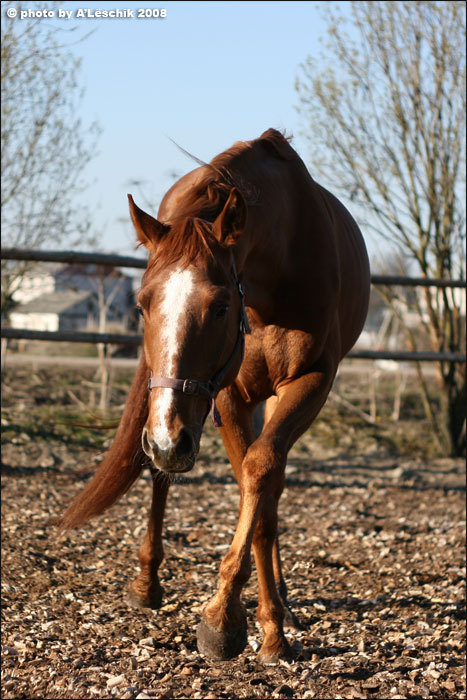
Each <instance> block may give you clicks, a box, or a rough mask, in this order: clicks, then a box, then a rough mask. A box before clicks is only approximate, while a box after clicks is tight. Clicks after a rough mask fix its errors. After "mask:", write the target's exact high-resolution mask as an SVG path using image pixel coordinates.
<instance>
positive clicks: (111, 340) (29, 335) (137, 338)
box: [1, 248, 467, 362]
mask: <svg viewBox="0 0 467 700" xmlns="http://www.w3.org/2000/svg"><path fill="white" fill-rule="evenodd" d="M1 257H2V259H4V260H25V261H35V262H55V263H68V264H78V263H79V264H96V265H103V266H108V267H132V268H139V269H144V268H145V267H146V264H147V260H146V259H143V258H136V257H130V256H120V255H108V254H104V253H82V252H74V251H45V250H21V249H19V248H4V249H2V253H1ZM371 283H372V284H374V285H379V286H405V287H439V288H441V287H444V288H447V287H450V288H456V287H457V288H463V289H465V288H466V282H465V280H445V279H429V278H426V277H399V276H396V275H372V277H371ZM1 336H2V337H3V338H10V339H17V340H18V339H21V340H48V341H62V342H69V343H105V344H108V345H140V343H141V341H142V336H141V335H140V334H119V333H89V332H85V331H33V330H28V329H23V328H9V327H5V328H3V327H2V329H1ZM346 357H348V358H352V359H365V360H396V361H404V362H408V361H415V362H434V361H443V362H466V360H467V356H466V355H465V354H463V353H458V352H430V351H426V352H406V351H389V350H351V351H350V352H349V353H348V354H347V356H346Z"/></svg>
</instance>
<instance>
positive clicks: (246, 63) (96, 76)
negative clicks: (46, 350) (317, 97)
mask: <svg viewBox="0 0 467 700" xmlns="http://www.w3.org/2000/svg"><path fill="white" fill-rule="evenodd" d="M326 4H327V3H320V5H326ZM331 4H335V3H331ZM24 5H25V6H26V7H28V6H29V7H33V3H24ZM48 6H49V7H51V8H54V9H55V10H56V14H58V8H59V7H61V8H62V9H63V10H71V11H72V12H73V19H72V20H66V19H58V17H55V18H54V19H48V20H47V21H48V22H49V23H50V24H53V26H60V27H62V28H69V27H70V26H71V25H72V23H73V24H77V23H78V24H79V30H80V32H83V33H84V32H87V31H89V30H94V31H93V33H92V35H91V36H90V37H89V38H87V39H86V41H84V42H83V43H80V44H78V45H77V46H75V47H74V49H73V50H74V51H75V52H76V54H77V55H79V56H81V57H82V68H81V84H82V86H83V87H84V89H85V96H84V99H83V103H82V118H83V121H84V123H88V124H89V123H90V122H91V121H93V120H97V121H98V122H99V123H100V125H101V127H102V129H103V132H102V136H101V138H100V141H99V146H98V153H97V155H96V157H95V159H94V160H93V162H92V164H91V165H90V166H89V167H88V170H87V179H88V180H89V181H92V183H93V184H92V187H91V188H90V189H89V190H88V192H87V193H86V202H87V203H88V204H89V206H90V207H91V208H92V210H93V220H94V227H95V230H96V231H97V232H99V234H102V245H101V248H102V249H103V250H113V251H116V252H120V253H122V254H129V253H132V251H133V250H134V244H133V232H132V229H131V226H130V224H129V223H127V222H129V216H128V208H127V201H126V193H127V192H128V191H132V192H133V194H134V195H135V197H136V200H137V201H138V200H139V201H141V200H140V199H139V197H138V189H137V188H136V187H134V186H133V187H132V186H130V185H129V182H131V181H132V180H140V181H143V182H144V186H143V187H144V194H145V195H146V197H147V198H148V199H150V200H151V201H152V202H154V212H156V211H157V206H158V204H159V201H160V199H161V197H162V195H163V194H164V192H165V191H166V190H167V189H168V188H169V187H170V185H171V184H172V183H173V173H174V172H175V173H177V175H178V176H181V175H182V174H184V173H185V172H188V171H189V170H191V169H192V168H193V167H195V166H194V164H193V163H192V162H191V161H190V160H189V159H187V157H186V156H184V155H183V154H182V153H180V152H179V151H178V150H177V148H176V147H175V146H174V145H173V144H172V143H171V141H170V138H172V139H174V140H175V141H176V142H177V143H179V144H180V145H181V146H183V147H184V148H186V149H187V150H189V151H190V152H192V153H194V154H196V155H197V156H198V157H200V158H202V159H203V160H210V159H211V158H212V157H213V156H214V155H216V154H217V153H219V152H220V151H222V150H224V149H225V148H228V147H229V146H230V145H232V143H234V142H235V141H237V140H244V139H246V140H248V139H251V138H255V137H257V136H259V135H260V134H261V133H262V132H263V131H264V130H265V129H267V128H269V127H271V126H272V127H275V128H278V129H285V130H286V131H287V133H289V134H290V133H292V134H294V137H295V138H294V146H295V148H296V150H297V151H298V152H299V153H300V155H301V156H302V157H303V158H304V160H305V162H307V164H308V165H309V167H310V170H311V172H312V166H311V164H309V163H308V160H307V145H306V140H305V139H304V138H303V137H302V136H301V135H300V133H299V132H300V128H301V120H300V117H299V115H298V113H297V111H296V109H295V105H297V103H298V99H297V94H296V92H295V89H294V83H295V79H296V76H297V71H298V68H299V64H300V63H301V62H303V61H304V60H305V59H306V57H307V55H309V54H310V53H312V54H315V55H316V54H317V53H318V51H319V48H320V44H319V41H320V39H321V38H324V36H325V30H326V24H325V22H324V20H323V18H322V13H321V12H320V10H319V6H318V3H316V2H192V1H190V2H161V1H160V0H154V1H151V2H139V1H137V2H118V1H110V2H87V1H86V0H83V2H63V3H48ZM99 8H100V9H109V10H110V9H125V8H129V9H131V10H133V11H134V12H135V13H136V11H137V9H138V8H141V9H147V8H151V9H153V8H159V9H161V8H164V9H166V11H167V17H166V18H165V19H153V18H151V19H137V18H134V19H130V18H129V19H109V18H100V19H98V18H84V19H76V11H77V10H78V9H89V10H91V11H95V10H96V9H99ZM344 8H345V4H344ZM2 20H3V21H5V18H2ZM16 21H22V22H28V21H44V20H37V19H36V20H28V19H23V20H16ZM169 137H170V138H169ZM323 184H326V183H323Z"/></svg>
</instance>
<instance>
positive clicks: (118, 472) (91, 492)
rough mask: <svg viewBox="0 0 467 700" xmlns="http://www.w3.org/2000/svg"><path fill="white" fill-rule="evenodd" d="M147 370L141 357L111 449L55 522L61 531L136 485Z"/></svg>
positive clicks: (141, 459)
mask: <svg viewBox="0 0 467 700" xmlns="http://www.w3.org/2000/svg"><path fill="white" fill-rule="evenodd" d="M148 378H149V369H148V366H147V364H146V361H145V359H144V355H142V356H141V360H140V363H139V365H138V369H137V370H136V374H135V377H134V379H133V383H132V385H131V388H130V392H129V394H128V398H127V402H126V405H125V409H124V411H123V415H122V418H121V420H120V423H119V426H118V430H117V433H116V435H115V438H114V440H113V442H112V445H111V446H110V448H109V449H108V450H107V452H106V454H105V457H104V460H103V461H102V463H101V465H100V466H99V468H98V470H97V472H96V473H95V474H94V476H93V478H92V479H91V481H90V482H89V483H88V484H87V485H86V486H85V488H84V489H83V490H82V491H81V492H80V493H79V494H78V495H77V496H76V498H75V499H74V501H73V502H72V503H71V505H70V506H68V508H67V509H66V510H65V512H64V513H63V514H62V515H61V516H59V517H58V518H57V519H56V520H55V521H54V522H55V524H56V525H58V526H59V527H60V528H61V529H63V530H71V529H72V528H75V527H78V526H79V525H82V524H83V523H84V522H85V521H86V520H89V518H94V517H95V516H96V515H100V514H101V513H103V512H104V511H105V510H107V509H108V508H110V506H112V505H113V504H114V503H115V502H116V501H118V499H119V498H120V497H121V496H123V494H124V493H126V491H128V489H129V488H130V486H131V485H132V484H133V483H134V482H135V481H136V479H137V478H138V476H139V475H140V474H141V471H142V469H143V464H144V460H145V458H146V456H145V454H144V452H143V450H142V447H141V433H142V431H143V428H144V424H145V422H146V419H147V415H148V391H147V384H148Z"/></svg>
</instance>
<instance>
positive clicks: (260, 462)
mask: <svg viewBox="0 0 467 700" xmlns="http://www.w3.org/2000/svg"><path fill="white" fill-rule="evenodd" d="M286 458H287V454H286V453H284V452H283V451H282V450H281V449H280V448H278V447H276V446H275V445H273V444H271V443H269V442H268V443H261V441H260V440H257V441H256V442H254V443H253V444H252V445H251V446H250V447H249V449H248V452H247V453H246V456H245V459H244V460H243V465H242V482H243V484H244V486H245V488H246V489H247V490H252V491H256V492H261V493H265V492H269V493H270V492H271V491H272V492H274V493H276V492H279V493H280V492H281V491H282V488H283V482H284V469H285V463H286Z"/></svg>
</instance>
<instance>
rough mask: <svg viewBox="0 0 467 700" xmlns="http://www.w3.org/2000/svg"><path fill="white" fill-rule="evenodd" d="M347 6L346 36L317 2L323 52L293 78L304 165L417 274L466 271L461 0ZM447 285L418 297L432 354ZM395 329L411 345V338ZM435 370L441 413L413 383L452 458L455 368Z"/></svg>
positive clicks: (331, 11) (459, 331) (452, 322)
mask: <svg viewBox="0 0 467 700" xmlns="http://www.w3.org/2000/svg"><path fill="white" fill-rule="evenodd" d="M350 10H351V12H350V15H351V17H350V23H351V29H352V38H351V37H350V36H349V34H347V33H346V18H345V17H343V16H342V14H341V8H340V6H339V5H336V4H332V3H326V5H325V6H324V12H325V13H327V18H328V34H327V38H328V43H327V46H326V53H325V54H324V55H323V56H321V58H320V59H312V58H308V59H307V61H306V62H305V64H304V65H302V66H301V67H300V74H299V78H298V79H297V83H296V88H297V91H298V94H299V99H300V105H299V111H300V113H301V115H302V117H303V119H304V123H305V124H306V133H307V135H308V136H309V140H310V145H311V157H312V163H313V170H312V172H317V173H319V175H320V177H321V179H324V181H325V182H327V183H328V184H329V185H330V186H332V187H333V188H334V189H335V190H336V191H338V192H339V193H340V194H341V196H343V197H344V198H347V200H351V201H352V202H353V209H354V210H355V209H356V210H357V215H358V212H359V213H360V214H361V215H362V217H363V219H364V221H365V222H366V226H367V227H368V228H371V229H372V230H374V231H375V232H376V233H377V235H378V236H380V237H381V238H382V239H384V240H385V241H386V243H387V242H389V243H390V244H392V245H393V246H395V247H397V248H398V249H399V251H401V252H402V254H403V255H404V257H406V258H407V259H408V260H410V261H411V262H412V263H413V267H414V269H415V270H416V271H417V272H418V273H419V274H420V276H425V277H437V278H442V279H453V278H454V279H455V278H461V279H465V199H464V192H465V160H464V157H465V108H466V105H465V5H464V3H463V2H458V1H457V0H448V1H444V2H437V1H431V0H430V1H425V0H420V1H419V2H407V1H403V2H392V1H391V0H387V1H386V0H382V1H380V2H365V1H360V2H351V3H350ZM362 217H360V218H362ZM458 292H459V290H449V289H443V290H439V289H433V288H426V289H424V291H423V295H418V296H417V304H416V305H417V308H418V313H419V318H420V324H421V327H423V328H424V329H425V331H426V334H427V335H428V337H429V339H430V344H431V347H432V349H433V350H434V351H439V352H441V351H457V352H460V351H461V350H462V348H463V347H464V339H465V336H464V333H463V318H462V316H463V314H464V315H465V305H464V298H463V295H462V294H459V293H458ZM393 302H394V298H393V297H391V296H390V295H388V303H391V304H392V308H395V306H394V303H393ZM403 321H404V319H403V317H402V318H401V322H402V323H403ZM406 332H407V339H408V343H409V346H410V347H411V348H412V349H413V350H416V349H417V336H416V334H414V333H413V332H411V331H410V329H408V328H406ZM437 372H438V379H439V386H440V389H441V397H442V398H441V406H440V410H437V409H436V408H434V405H435V404H434V399H433V397H432V396H431V395H430V392H429V388H428V386H426V385H423V384H422V389H423V395H424V403H425V409H426V412H427V416H428V417H429V418H430V420H431V422H432V426H433V430H434V432H435V435H436V436H437V438H438V441H439V443H440V445H441V446H442V448H443V450H449V452H450V453H452V454H459V453H461V452H463V451H464V450H465V399H466V384H465V365H464V364H460V363H459V364H452V363H447V362H440V363H438V365H437ZM418 373H419V377H420V379H421V380H422V376H423V375H422V372H421V368H420V367H418Z"/></svg>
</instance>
